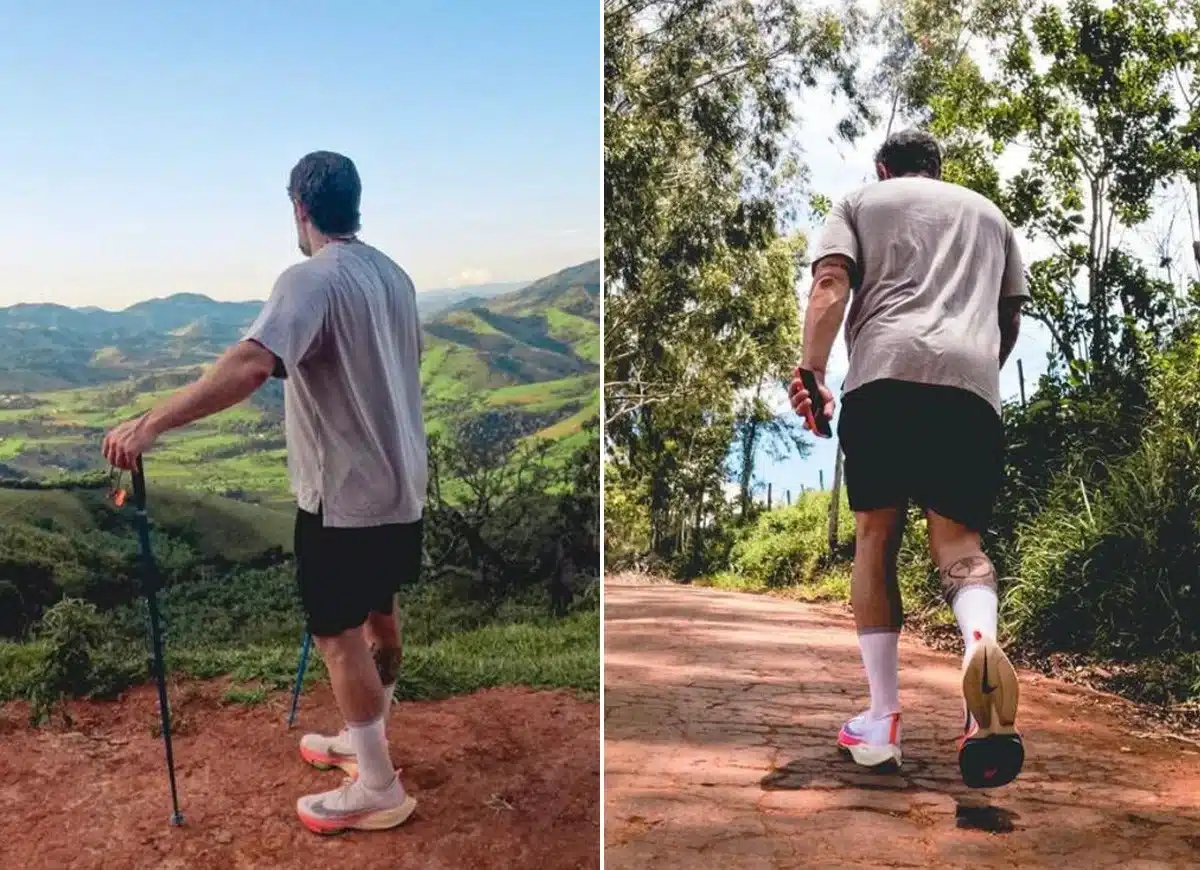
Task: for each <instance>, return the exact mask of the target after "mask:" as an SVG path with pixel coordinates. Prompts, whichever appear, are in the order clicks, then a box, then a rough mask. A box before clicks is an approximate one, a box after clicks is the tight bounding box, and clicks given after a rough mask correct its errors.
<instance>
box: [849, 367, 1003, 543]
mask: <svg viewBox="0 0 1200 870" xmlns="http://www.w3.org/2000/svg"><path fill="white" fill-rule="evenodd" d="M838 440H839V441H840V442H841V447H842V451H843V452H844V454H845V457H846V458H845V465H844V471H845V477H846V494H847V495H848V496H849V499H850V509H851V510H853V511H869V510H878V509H880V508H889V507H899V508H905V507H907V505H908V503H909V502H910V501H912V502H915V503H916V504H917V505H919V506H920V507H922V508H924V509H925V510H931V511H933V512H934V513H937V514H940V515H941V516H943V517H946V518H947V519H951V520H954V521H955V522H958V523H961V524H962V525H964V526H967V527H968V528H970V529H973V530H975V531H978V532H982V531H984V530H985V529H986V528H987V525H988V523H989V521H990V520H991V516H992V508H993V506H994V505H995V502H996V497H997V495H999V492H1000V486H1001V484H1002V483H1003V480H1004V426H1003V424H1002V423H1001V421H1000V417H999V415H997V414H996V411H995V409H994V408H992V406H991V405H990V404H988V402H987V401H986V400H984V399H982V398H981V397H979V396H977V395H975V394H974V393H972V392H969V391H968V390H961V389H957V388H955V387H941V386H930V385H928V384H917V383H912V382H909V381H896V380H878V381H871V382H869V383H867V384H864V385H863V386H861V387H859V388H857V389H855V390H851V391H850V392H849V393H847V394H846V395H845V397H844V398H843V400H842V413H841V416H840V418H839V419H838Z"/></svg>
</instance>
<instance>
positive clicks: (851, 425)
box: [838, 381, 908, 767]
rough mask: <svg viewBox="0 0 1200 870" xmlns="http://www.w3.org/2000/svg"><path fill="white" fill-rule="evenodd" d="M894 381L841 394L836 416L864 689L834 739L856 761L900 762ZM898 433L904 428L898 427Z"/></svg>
mask: <svg viewBox="0 0 1200 870" xmlns="http://www.w3.org/2000/svg"><path fill="white" fill-rule="evenodd" d="M898 389H902V388H898V387H897V386H896V384H895V383H893V382H887V381H878V382H873V383H870V384H867V385H866V386H863V387H860V388H859V389H857V390H854V391H852V392H850V393H848V394H847V395H846V397H845V400H844V402H843V407H842V416H841V419H840V420H839V422H838V436H839V439H840V440H841V446H842V449H843V451H844V452H845V454H846V461H845V468H844V470H845V478H846V493H847V495H848V496H849V501H850V508H851V510H853V511H854V519H855V536H854V567H853V569H852V575H851V589H850V597H851V603H852V604H853V607H854V621H855V624H856V625H857V628H858V645H859V649H860V651H861V652H862V660H863V667H864V669H865V670H866V673H867V684H868V686H869V688H870V692H871V706H870V709H868V710H867V711H866V712H864V713H862V714H860V715H858V716H855V717H854V718H853V719H851V720H849V721H848V722H846V723H845V724H844V725H843V726H842V729H841V731H840V732H839V733H838V745H839V746H841V747H842V748H844V749H846V750H847V751H849V753H850V755H851V757H852V758H853V759H854V761H855V762H856V763H858V764H861V765H863V766H865V767H876V766H879V765H884V764H899V763H900V697H899V687H900V671H899V656H900V625H901V622H902V620H903V608H902V606H901V603H900V587H899V584H898V583H897V581H896V557H897V555H898V553H899V549H900V540H901V537H902V536H903V533H904V517H905V512H906V510H907V505H908V498H907V494H906V489H907V482H906V480H905V476H904V468H905V467H906V466H905V465H904V464H903V463H902V462H897V461H896V457H895V456H894V453H895V451H896V450H897V449H899V450H900V451H901V453H903V452H904V447H903V445H902V444H897V442H896V439H895V437H894V436H895V433H896V426H895V420H896V419H898V417H897V415H898V414H900V413H901V411H902V410H903V403H902V402H898V401H897V390H898ZM901 435H903V433H901Z"/></svg>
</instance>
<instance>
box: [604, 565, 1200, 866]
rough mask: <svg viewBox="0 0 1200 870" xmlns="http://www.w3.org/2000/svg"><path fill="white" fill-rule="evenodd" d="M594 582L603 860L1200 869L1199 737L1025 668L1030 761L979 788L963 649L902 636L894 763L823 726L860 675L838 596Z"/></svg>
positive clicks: (1023, 717)
mask: <svg viewBox="0 0 1200 870" xmlns="http://www.w3.org/2000/svg"><path fill="white" fill-rule="evenodd" d="M621 579H622V578H615V579H614V578H611V577H610V578H609V580H608V581H607V583H606V585H605V590H604V595H605V624H604V643H605V662H604V668H605V676H604V684H605V695H604V704H605V715H606V720H605V759H604V761H605V780H604V790H605V803H606V807H607V810H606V813H605V842H606V849H605V855H604V862H605V866H606V868H607V870H640V868H643V867H655V868H657V870H693V868H694V870H701V868H710V867H711V868H721V870H785V868H797V870H799V868H812V870H883V868H900V867H904V868H913V870H917V868H921V870H954V868H963V867H969V868H972V870H992V868H995V870H1013V868H1020V870H1041V868H1046V870H1050V868H1069V870H1093V868H1102V867H1103V868H1110V867H1111V868H1119V870H1195V868H1200V751H1198V750H1200V745H1198V744H1197V743H1196V742H1195V741H1194V740H1193V739H1192V738H1186V739H1184V738H1183V737H1182V735H1177V734H1175V735H1173V734H1169V733H1168V734H1153V733H1145V732H1144V731H1143V728H1142V726H1141V725H1139V724H1137V722H1136V719H1135V717H1133V716H1132V715H1130V714H1132V712H1133V709H1132V705H1130V704H1127V703H1126V702H1123V701H1121V700H1120V699H1119V698H1114V697H1113V696H1111V695H1104V694H1102V693H1099V692H1094V691H1089V690H1087V689H1083V688H1080V687H1078V686H1072V685H1068V684H1066V683H1063V682H1061V681H1059V680H1055V679H1050V678H1046V677H1042V676H1040V675H1038V674H1034V673H1030V672H1028V671H1023V672H1021V680H1022V685H1021V713H1020V718H1019V720H1018V722H1019V725H1020V727H1021V729H1022V731H1023V733H1024V738H1025V747H1026V753H1027V756H1026V762H1025V770H1024V771H1023V773H1022V774H1021V776H1020V778H1018V779H1017V780H1016V782H1014V783H1013V784H1012V785H1009V786H1006V787H1004V788H999V789H994V790H991V791H971V790H970V789H967V788H966V787H965V786H964V785H963V784H962V781H961V778H960V776H959V772H958V766H957V764H956V762H955V738H956V737H957V736H958V729H959V728H960V727H961V725H960V718H959V717H960V716H961V709H962V708H961V695H960V694H959V693H960V692H961V686H962V679H961V677H960V675H959V667H960V659H959V657H958V655H957V654H952V653H945V652H938V651H935V650H930V649H928V648H927V647H924V646H922V645H920V644H918V643H915V642H913V641H912V640H910V639H909V638H908V637H905V638H904V639H903V640H902V647H901V660H900V667H901V670H900V700H901V704H902V705H903V707H904V716H905V723H904V727H905V731H904V738H903V740H904V766H903V768H902V769H901V771H900V772H899V773H898V774H892V775H879V774H873V773H870V772H867V771H863V770H860V769H858V768H856V767H855V766H854V765H853V764H852V763H851V762H850V761H848V760H846V759H845V758H843V757H842V756H841V755H840V754H839V753H838V751H837V749H836V746H835V742H834V736H835V735H836V734H837V730H838V727H839V726H840V725H841V723H842V721H844V720H845V719H846V718H848V717H850V716H853V715H855V714H856V713H858V712H860V711H861V710H862V709H864V707H865V705H866V704H867V692H866V687H865V685H864V680H863V674H862V663H861V660H860V657H859V651H858V643H857V640H856V635H855V632H854V623H853V621H852V620H851V618H850V616H849V614H848V613H847V612H846V608H844V607H838V606H832V605H810V604H800V603H796V602H791V601H781V600H778V599H774V598H768V597H765V596H750V595H737V594H733V593H728V592H718V591H715V590H711V589H699V588H689V587H683V586H676V585H673V584H672V585H662V586H635V585H628V584H627V583H622V582H620V580H621Z"/></svg>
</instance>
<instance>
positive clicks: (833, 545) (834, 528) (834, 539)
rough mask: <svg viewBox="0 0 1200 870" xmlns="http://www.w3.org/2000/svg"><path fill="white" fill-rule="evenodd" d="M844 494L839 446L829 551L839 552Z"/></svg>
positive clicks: (830, 519) (831, 506)
mask: <svg viewBox="0 0 1200 870" xmlns="http://www.w3.org/2000/svg"><path fill="white" fill-rule="evenodd" d="M841 495H842V448H841V447H840V446H839V447H838V451H837V459H836V460H835V461H834V463H833V489H832V490H831V491H830V498H829V552H830V553H836V552H837V544H838V508H839V507H840V503H841Z"/></svg>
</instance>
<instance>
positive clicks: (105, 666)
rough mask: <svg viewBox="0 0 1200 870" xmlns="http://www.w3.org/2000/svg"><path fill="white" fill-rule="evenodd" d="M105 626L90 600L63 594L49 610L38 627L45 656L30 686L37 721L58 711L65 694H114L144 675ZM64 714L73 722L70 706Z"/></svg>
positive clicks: (34, 717)
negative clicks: (63, 596) (62, 597)
mask: <svg viewBox="0 0 1200 870" xmlns="http://www.w3.org/2000/svg"><path fill="white" fill-rule="evenodd" d="M106 630H107V629H106V625H105V621H104V618H103V617H102V616H101V615H100V613H99V612H98V611H97V609H96V605H94V604H92V603H90V602H87V601H81V600H79V599H77V598H64V599H62V600H61V601H59V602H58V603H57V604H55V605H54V606H53V607H51V608H50V609H49V610H47V611H46V614H45V616H44V617H43V618H42V623H41V627H40V631H39V640H40V641H41V656H40V658H39V659H38V661H37V664H36V665H35V666H34V668H33V671H32V673H31V674H30V676H29V678H28V682H27V685H26V693H27V695H28V697H29V700H30V702H31V708H30V717H31V719H32V721H33V723H34V724H35V725H36V724H40V723H42V722H44V721H46V720H47V719H49V718H50V716H51V715H52V714H53V713H54V712H55V711H56V710H59V709H60V707H61V702H62V701H63V699H64V698H67V697H70V698H80V697H85V696H91V697H107V696H111V695H115V694H116V693H118V692H119V691H120V690H121V689H123V688H125V687H126V686H128V685H130V684H131V682H133V681H134V680H135V679H137V678H138V677H139V676H140V674H138V673H137V669H136V667H134V666H132V665H131V664H130V663H129V662H128V659H125V660H124V661H123V660H122V657H121V656H120V655H119V654H118V653H117V651H116V649H115V648H114V646H113V644H112V640H111V638H110V637H109V636H108V635H107V634H106ZM63 716H64V718H66V719H67V721H68V722H69V721H70V718H69V716H68V715H67V714H66V712H65V710H64V711H63Z"/></svg>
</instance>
